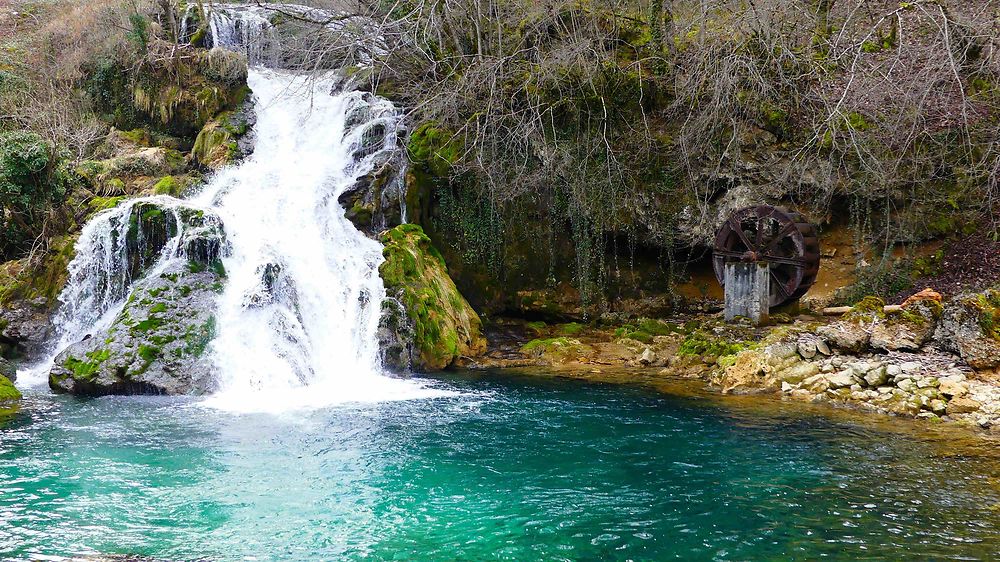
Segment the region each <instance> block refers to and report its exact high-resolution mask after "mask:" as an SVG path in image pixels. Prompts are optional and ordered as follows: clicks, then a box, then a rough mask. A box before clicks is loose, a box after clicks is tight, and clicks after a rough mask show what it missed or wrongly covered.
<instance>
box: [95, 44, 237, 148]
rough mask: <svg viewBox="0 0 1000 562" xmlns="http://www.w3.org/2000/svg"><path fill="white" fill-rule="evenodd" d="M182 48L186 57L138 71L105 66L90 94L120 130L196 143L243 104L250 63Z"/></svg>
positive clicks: (147, 65)
mask: <svg viewBox="0 0 1000 562" xmlns="http://www.w3.org/2000/svg"><path fill="white" fill-rule="evenodd" d="M156 41H159V40H156ZM168 48H169V47H168ZM181 49H182V50H183V53H178V54H182V55H183V56H176V57H168V58H164V59H156V60H155V61H144V62H143V64H141V65H139V66H138V67H137V68H132V67H129V68H126V67H124V66H123V65H121V64H120V63H118V62H116V61H105V62H102V63H101V64H99V65H97V66H96V67H95V68H93V69H92V71H91V73H90V76H89V79H88V82H87V84H86V90H87V92H88V93H89V94H90V97H91V99H92V100H93V101H94V103H95V106H96V107H97V108H98V109H99V110H100V111H102V112H104V113H105V115H106V117H107V118H108V119H109V120H110V121H112V122H113V123H114V124H115V126H117V127H119V128H121V129H134V128H138V127H142V128H144V129H147V130H149V131H153V132H160V133H165V134H168V135H173V136H177V137H181V138H187V139H194V137H195V136H196V135H197V134H198V132H199V131H201V129H202V128H203V127H204V126H205V124H206V123H208V122H209V121H210V120H211V119H212V118H213V117H215V116H216V115H218V114H219V113H221V112H223V111H226V110H232V109H235V108H236V107H238V106H239V105H240V104H241V103H242V101H243V100H244V98H245V97H246V95H247V93H248V91H249V90H248V88H247V85H246V77H247V64H246V59H245V57H243V56H242V55H239V54H237V53H234V52H231V51H226V50H224V49H212V50H206V49H198V48H193V47H182V48H181ZM187 142H188V143H189V144H188V145H187V146H190V142H191V141H190V140H188V141H187Z"/></svg>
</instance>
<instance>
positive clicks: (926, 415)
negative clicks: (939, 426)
mask: <svg viewBox="0 0 1000 562" xmlns="http://www.w3.org/2000/svg"><path fill="white" fill-rule="evenodd" d="M917 419H921V420H927V421H930V422H939V421H941V418H940V417H939V416H938V415H937V414H935V413H934V412H920V413H919V414H917Z"/></svg>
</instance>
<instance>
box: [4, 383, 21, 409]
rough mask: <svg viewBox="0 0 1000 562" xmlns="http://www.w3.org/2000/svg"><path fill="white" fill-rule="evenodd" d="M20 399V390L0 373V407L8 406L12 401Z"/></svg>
mask: <svg viewBox="0 0 1000 562" xmlns="http://www.w3.org/2000/svg"><path fill="white" fill-rule="evenodd" d="M20 399H21V392H20V391H19V390H17V388H15V387H14V383H12V382H11V381H10V379H8V378H7V377H5V376H3V375H0V408H3V407H4V406H9V405H10V404H11V403H12V402H17V401H18V400H20Z"/></svg>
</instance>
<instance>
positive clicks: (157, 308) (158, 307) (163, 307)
mask: <svg viewBox="0 0 1000 562" xmlns="http://www.w3.org/2000/svg"><path fill="white" fill-rule="evenodd" d="M166 311H167V304H166V303H162V302H158V303H156V304H154V305H153V307H152V308H150V309H149V313H150V314H155V313H158V312H166Z"/></svg>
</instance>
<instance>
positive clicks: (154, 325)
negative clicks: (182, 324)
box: [129, 315, 165, 334]
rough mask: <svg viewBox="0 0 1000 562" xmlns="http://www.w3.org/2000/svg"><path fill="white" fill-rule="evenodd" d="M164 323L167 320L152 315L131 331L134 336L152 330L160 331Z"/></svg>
mask: <svg viewBox="0 0 1000 562" xmlns="http://www.w3.org/2000/svg"><path fill="white" fill-rule="evenodd" d="M164 322H165V320H164V319H163V318H160V317H159V316H152V315H150V316H149V318H146V319H145V320H142V321H141V322H139V323H138V324H136V325H135V326H132V327H131V328H130V329H129V331H131V332H132V333H133V334H137V333H140V332H148V331H150V330H158V329H159V328H160V327H161V326H163V323H164Z"/></svg>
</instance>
